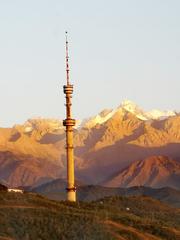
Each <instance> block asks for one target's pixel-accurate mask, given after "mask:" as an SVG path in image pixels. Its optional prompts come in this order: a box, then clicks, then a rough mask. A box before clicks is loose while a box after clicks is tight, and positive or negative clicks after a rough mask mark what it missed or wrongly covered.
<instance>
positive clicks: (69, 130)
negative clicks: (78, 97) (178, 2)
mask: <svg viewBox="0 0 180 240" xmlns="http://www.w3.org/2000/svg"><path fill="white" fill-rule="evenodd" d="M63 90H64V94H65V97H66V119H65V120H63V125H64V126H65V127H66V153H67V188H66V190H67V200H68V201H71V202H75V201H76V187H75V183H74V147H73V127H74V126H75V124H76V121H75V119H73V118H72V113H71V106H72V103H71V98H72V94H73V85H71V84H70V80H69V53H68V38H67V32H66V85H64V87H63Z"/></svg>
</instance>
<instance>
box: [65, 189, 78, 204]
mask: <svg viewBox="0 0 180 240" xmlns="http://www.w3.org/2000/svg"><path fill="white" fill-rule="evenodd" d="M67 201H70V202H76V192H75V191H67Z"/></svg>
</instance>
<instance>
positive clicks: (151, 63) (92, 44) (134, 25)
mask: <svg viewBox="0 0 180 240" xmlns="http://www.w3.org/2000/svg"><path fill="white" fill-rule="evenodd" d="M179 13H180V1H179V0H91V1H87V0H69V1H67V0H29V1H28V0H0V107H1V115H0V126H11V125H13V124H15V123H22V122H24V121H25V120H26V119H28V118H31V117H36V116H42V117H56V118H61V119H62V118H64V115H65V111H64V95H63V92H62V86H63V84H64V83H65V60H64V57H65V48H64V42H65V36H64V32H65V30H68V31H69V41H70V57H71V58H70V65H71V79H72V82H73V84H74V85H75V86H74V87H75V91H74V98H73V108H74V109H73V112H74V117H76V118H78V119H81V118H85V117H89V116H91V115H94V114H96V113H98V112H99V111H100V110H102V109H104V108H111V107H117V106H118V105H119V104H120V103H121V102H122V100H124V99H130V100H132V101H134V102H136V103H137V104H138V105H140V106H141V107H142V108H144V109H145V110H150V109H153V108H159V109H162V110H165V109H176V110H177V111H179V110H180V14H179Z"/></svg>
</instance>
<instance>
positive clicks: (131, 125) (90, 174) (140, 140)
mask: <svg viewBox="0 0 180 240" xmlns="http://www.w3.org/2000/svg"><path fill="white" fill-rule="evenodd" d="M179 129H180V116H179V114H177V113H176V112H172V111H170V112H162V111H157V110H156V111H153V112H151V113H150V112H144V111H143V110H141V109H140V108H139V107H138V106H136V105H135V104H134V103H132V102H129V101H126V102H124V103H122V104H121V105H120V106H119V107H118V108H117V109H114V110H104V111H102V112H101V113H100V114H98V115H97V116H95V117H93V118H91V119H88V120H86V121H83V122H82V123H81V125H80V126H79V125H78V126H77V128H76V129H75V133H74V145H75V167H76V176H77V179H79V180H80V181H83V182H87V183H89V184H97V183H100V182H103V181H105V180H106V179H108V178H109V177H111V176H112V175H114V174H115V173H117V171H119V172H120V171H121V170H123V169H124V168H126V167H128V166H129V165H130V164H131V163H133V162H135V161H138V160H143V159H145V158H148V157H150V156H156V155H158V156H159V155H163V156H167V157H169V158H172V159H174V160H176V161H179V160H180V152H179V149H180V131H179ZM0 166H1V167H0V180H1V181H3V182H6V183H7V184H8V185H11V186H20V185H23V186H29V185H33V186H36V185H39V184H41V183H44V182H47V181H50V180H53V179H57V178H64V177H65V176H66V155H65V133H64V128H63V127H62V121H60V120H53V119H41V118H39V119H30V120H28V121H27V122H26V123H25V124H23V125H15V126H14V127H12V128H0Z"/></svg>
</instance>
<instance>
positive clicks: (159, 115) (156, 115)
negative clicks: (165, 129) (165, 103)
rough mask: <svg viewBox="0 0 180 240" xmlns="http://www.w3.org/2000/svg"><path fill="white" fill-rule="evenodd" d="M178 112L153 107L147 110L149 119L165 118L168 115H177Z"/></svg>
mask: <svg viewBox="0 0 180 240" xmlns="http://www.w3.org/2000/svg"><path fill="white" fill-rule="evenodd" d="M175 115H176V113H175V112H174V111H159V110H157V109H153V110H151V111H149V112H146V116H147V117H148V119H154V120H156V119H164V118H167V117H172V116H175Z"/></svg>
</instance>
